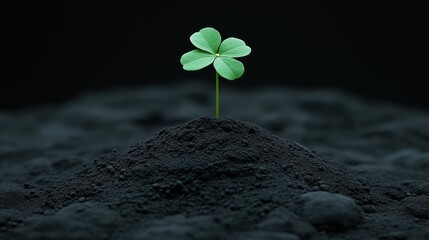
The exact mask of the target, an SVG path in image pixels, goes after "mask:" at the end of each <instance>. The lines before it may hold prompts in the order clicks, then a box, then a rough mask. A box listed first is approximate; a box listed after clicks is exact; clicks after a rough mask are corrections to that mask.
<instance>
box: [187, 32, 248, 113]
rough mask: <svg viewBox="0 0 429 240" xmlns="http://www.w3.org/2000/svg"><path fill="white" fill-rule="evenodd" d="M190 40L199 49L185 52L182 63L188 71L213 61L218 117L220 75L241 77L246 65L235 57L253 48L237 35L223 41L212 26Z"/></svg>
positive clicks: (195, 34)
mask: <svg viewBox="0 0 429 240" xmlns="http://www.w3.org/2000/svg"><path fill="white" fill-rule="evenodd" d="M190 40H191V43H192V44H193V45H194V46H195V47H197V48H198V49H195V50H192V51H189V52H187V53H185V54H183V55H182V57H181V58H180V63H181V64H182V65H183V69H185V70H188V71H195V70H200V69H202V68H204V67H207V66H208V65H210V64H212V63H213V66H214V68H215V71H216V118H219V75H220V76H222V77H224V78H226V79H228V80H235V79H237V78H240V77H241V76H242V75H243V73H244V65H243V63H241V62H240V61H238V60H236V59H234V58H238V57H244V56H247V55H249V54H250V52H251V48H250V47H249V46H247V45H246V43H245V42H244V41H243V40H241V39H238V38H235V37H230V38H227V39H225V40H224V41H223V42H221V41H222V38H221V35H220V33H219V32H218V31H217V30H216V29H214V28H211V27H206V28H203V29H201V30H200V31H199V32H196V33H194V34H192V35H191V37H190Z"/></svg>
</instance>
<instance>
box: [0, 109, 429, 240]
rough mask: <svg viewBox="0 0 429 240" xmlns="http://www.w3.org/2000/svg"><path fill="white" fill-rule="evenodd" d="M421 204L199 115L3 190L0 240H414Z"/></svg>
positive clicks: (252, 128)
mask: <svg viewBox="0 0 429 240" xmlns="http://www.w3.org/2000/svg"><path fill="white" fill-rule="evenodd" d="M428 196H429V189H428V188H426V190H425V188H424V187H422V185H421V184H420V183H419V182H407V183H404V184H402V185H389V186H386V185H382V184H380V183H372V182H369V181H368V179H363V178H360V177H359V176H357V175H355V174H354V173H351V172H349V171H348V170H347V168H346V167H345V166H343V165H342V164H341V163H340V162H337V161H335V160H333V159H330V158H326V157H324V156H322V155H321V154H319V153H317V152H316V151H314V150H312V149H309V148H307V147H305V146H303V145H301V144H299V143H297V142H294V141H291V140H288V139H285V138H281V137H278V136H276V135H274V134H272V133H271V132H269V131H267V130H265V129H263V128H261V127H259V126H258V125H256V124H252V123H249V122H244V121H240V120H237V119H231V118H219V119H215V118H214V117H209V116H205V117H201V118H197V119H194V120H191V121H188V122H185V123H183V124H179V125H176V126H173V127H167V128H163V129H162V130H160V131H159V132H158V133H156V134H155V135H153V136H152V137H151V138H150V139H148V140H146V141H142V142H139V143H137V144H134V145H132V146H130V147H124V148H121V149H117V150H113V151H111V152H109V153H107V154H104V155H102V156H100V157H99V158H97V159H95V160H94V161H93V163H83V164H82V165H79V166H78V167H74V168H70V170H69V171H65V172H62V173H61V174H53V175H50V176H45V177H42V178H38V179H37V180H35V181H28V182H26V183H25V184H15V183H2V184H1V185H0V228H1V229H2V232H1V233H0V237H1V239H91V240H94V239H163V240H164V239H165V240H169V239H174V240H181V239H204V240H208V239H226V240H228V239H243V240H244V239H246V240H249V239H368V238H367V237H370V238H375V239H377V238H378V239H407V238H410V239H425V237H427V236H429V235H426V234H427V233H429V232H428V230H424V229H428V228H427V227H428V226H429V224H428V219H429V204H428V203H429V197H428ZM386 219H390V220H392V219H394V220H395V221H396V222H397V223H399V224H394V225H391V224H389V222H387V221H385V220H386Z"/></svg>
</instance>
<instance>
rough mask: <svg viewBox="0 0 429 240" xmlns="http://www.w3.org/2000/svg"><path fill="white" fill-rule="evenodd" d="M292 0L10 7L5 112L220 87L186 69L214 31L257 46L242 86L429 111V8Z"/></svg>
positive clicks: (4, 10) (4, 7)
mask: <svg viewBox="0 0 429 240" xmlns="http://www.w3.org/2000/svg"><path fill="white" fill-rule="evenodd" d="M296 2H300V3H293V4H292V3H289V2H282V1H278V3H270V2H268V1H263V2H255V3H250V2H239V1H229V2H222V1H218V2H215V1H211V2H199V3H192V4H191V3H190V2H187V3H186V4H185V2H180V3H179V2H176V3H174V4H172V3H170V2H168V1H153V2H151V1H138V2H137V1H135V2H130V1H115V2H113V1H19V0H6V1H2V2H1V5H0V6H1V9H0V13H1V39H0V41H1V50H0V51H1V52H0V58H1V59H2V63H1V71H0V77H1V85H0V87H1V90H0V94H1V97H0V100H1V101H0V107H1V108H2V109H17V108H23V107H30V106H35V105H38V104H45V103H57V102H61V101H64V100H67V99H70V98H71V97H74V96H76V95H77V94H78V93H80V92H82V91H88V90H96V89H100V90H102V89H105V88H111V87H117V86H129V85H136V86H145V85H149V84H153V83H156V84H168V83H171V82H175V83H176V82H180V81H186V80H187V79H191V78H201V80H202V81H203V80H206V81H214V72H213V71H214V70H213V69H212V68H206V69H203V70H201V71H198V72H187V71H184V70H183V69H182V66H181V65H180V62H179V59H180V56H181V55H182V54H183V53H185V52H187V51H189V50H192V49H193V48H194V46H192V45H191V43H190V42H189V36H190V35H191V34H192V33H194V32H196V31H198V30H199V29H201V28H203V27H206V26H211V27H214V28H216V29H217V30H219V31H220V33H221V34H222V36H223V37H224V38H226V37H230V36H234V37H238V38H241V39H243V40H244V41H246V43H247V44H248V45H249V46H250V47H251V48H252V53H251V54H250V55H249V56H246V57H244V58H242V59H240V60H241V61H242V62H243V63H244V65H245V67H246V72H245V74H244V75H243V77H242V78H241V79H239V80H237V81H234V83H233V84H234V87H235V88H237V89H243V88H246V87H254V86H264V85H268V84H274V85H275V84H277V85H282V86H285V87H301V88H312V87H328V88H341V89H345V90H347V91H349V92H351V93H354V94H358V95H362V96H366V97H369V98H372V99H378V100H387V101H394V102H396V103H399V104H404V105H406V106H409V107H415V108H424V109H428V106H429V97H428V95H427V88H426V83H427V82H428V81H429V78H428V73H427V66H428V62H429V61H428V46H427V45H428V42H429V41H428V40H429V39H428V37H426V36H425V35H426V34H427V30H428V27H427V23H428V22H429V21H428V19H427V11H426V8H425V7H424V6H423V3H424V1H420V2H421V3H422V4H417V3H414V5H413V4H411V3H409V1H402V2H398V3H395V2H394V1H390V2H387V1H386V2H380V1H372V2H371V3H367V4H365V3H361V2H357V1H353V3H351V2H350V1H338V2H334V1H314V2H306V1H296ZM374 2H376V3H374ZM211 83H212V82H210V84H211ZM213 84H214V83H213Z"/></svg>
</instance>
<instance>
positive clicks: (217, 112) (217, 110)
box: [215, 71, 219, 118]
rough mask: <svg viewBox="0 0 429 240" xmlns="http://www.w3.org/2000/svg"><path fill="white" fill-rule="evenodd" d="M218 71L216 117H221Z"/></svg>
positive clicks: (217, 74)
mask: <svg viewBox="0 0 429 240" xmlns="http://www.w3.org/2000/svg"><path fill="white" fill-rule="evenodd" d="M215 72H216V118H219V73H217V71H215Z"/></svg>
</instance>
